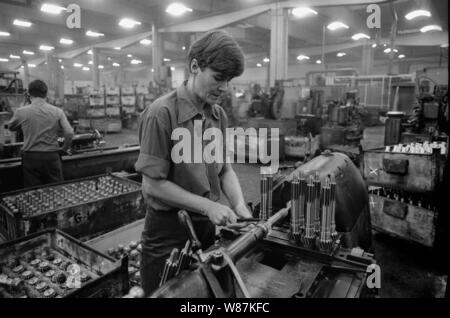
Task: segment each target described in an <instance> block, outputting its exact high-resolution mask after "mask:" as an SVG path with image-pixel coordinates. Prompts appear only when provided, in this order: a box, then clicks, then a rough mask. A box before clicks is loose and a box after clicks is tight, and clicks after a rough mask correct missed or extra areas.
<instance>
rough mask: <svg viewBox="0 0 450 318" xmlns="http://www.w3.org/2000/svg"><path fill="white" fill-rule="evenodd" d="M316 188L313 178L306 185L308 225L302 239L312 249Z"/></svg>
mask: <svg viewBox="0 0 450 318" xmlns="http://www.w3.org/2000/svg"><path fill="white" fill-rule="evenodd" d="M314 196H315V188H314V179H313V176H310V177H309V182H308V184H307V185H306V225H305V236H304V237H303V239H302V243H303V245H304V246H306V247H309V248H312V247H313V246H314V236H315V233H314V203H315V197H314Z"/></svg>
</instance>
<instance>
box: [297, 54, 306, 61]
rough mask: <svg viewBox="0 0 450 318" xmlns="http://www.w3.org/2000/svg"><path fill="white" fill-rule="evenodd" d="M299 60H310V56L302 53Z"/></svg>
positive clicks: (298, 57)
mask: <svg viewBox="0 0 450 318" xmlns="http://www.w3.org/2000/svg"><path fill="white" fill-rule="evenodd" d="M297 60H299V61H303V60H309V56H306V55H303V54H300V55H299V56H297Z"/></svg>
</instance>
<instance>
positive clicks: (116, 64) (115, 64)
mask: <svg viewBox="0 0 450 318" xmlns="http://www.w3.org/2000/svg"><path fill="white" fill-rule="evenodd" d="M112 66H114V67H119V66H120V64H119V63H116V62H114V63H113V64H112Z"/></svg>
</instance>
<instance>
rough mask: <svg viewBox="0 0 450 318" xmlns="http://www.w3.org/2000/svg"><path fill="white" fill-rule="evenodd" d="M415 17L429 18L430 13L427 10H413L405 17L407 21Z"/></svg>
mask: <svg viewBox="0 0 450 318" xmlns="http://www.w3.org/2000/svg"><path fill="white" fill-rule="evenodd" d="M417 17H431V13H430V11H427V10H414V11H411V12H410V13H408V14H407V15H405V18H406V19H407V20H412V19H414V18H417Z"/></svg>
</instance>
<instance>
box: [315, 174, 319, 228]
mask: <svg viewBox="0 0 450 318" xmlns="http://www.w3.org/2000/svg"><path fill="white" fill-rule="evenodd" d="M314 231H315V232H316V234H317V235H318V234H319V232H320V177H319V172H316V173H315V177H314Z"/></svg>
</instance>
